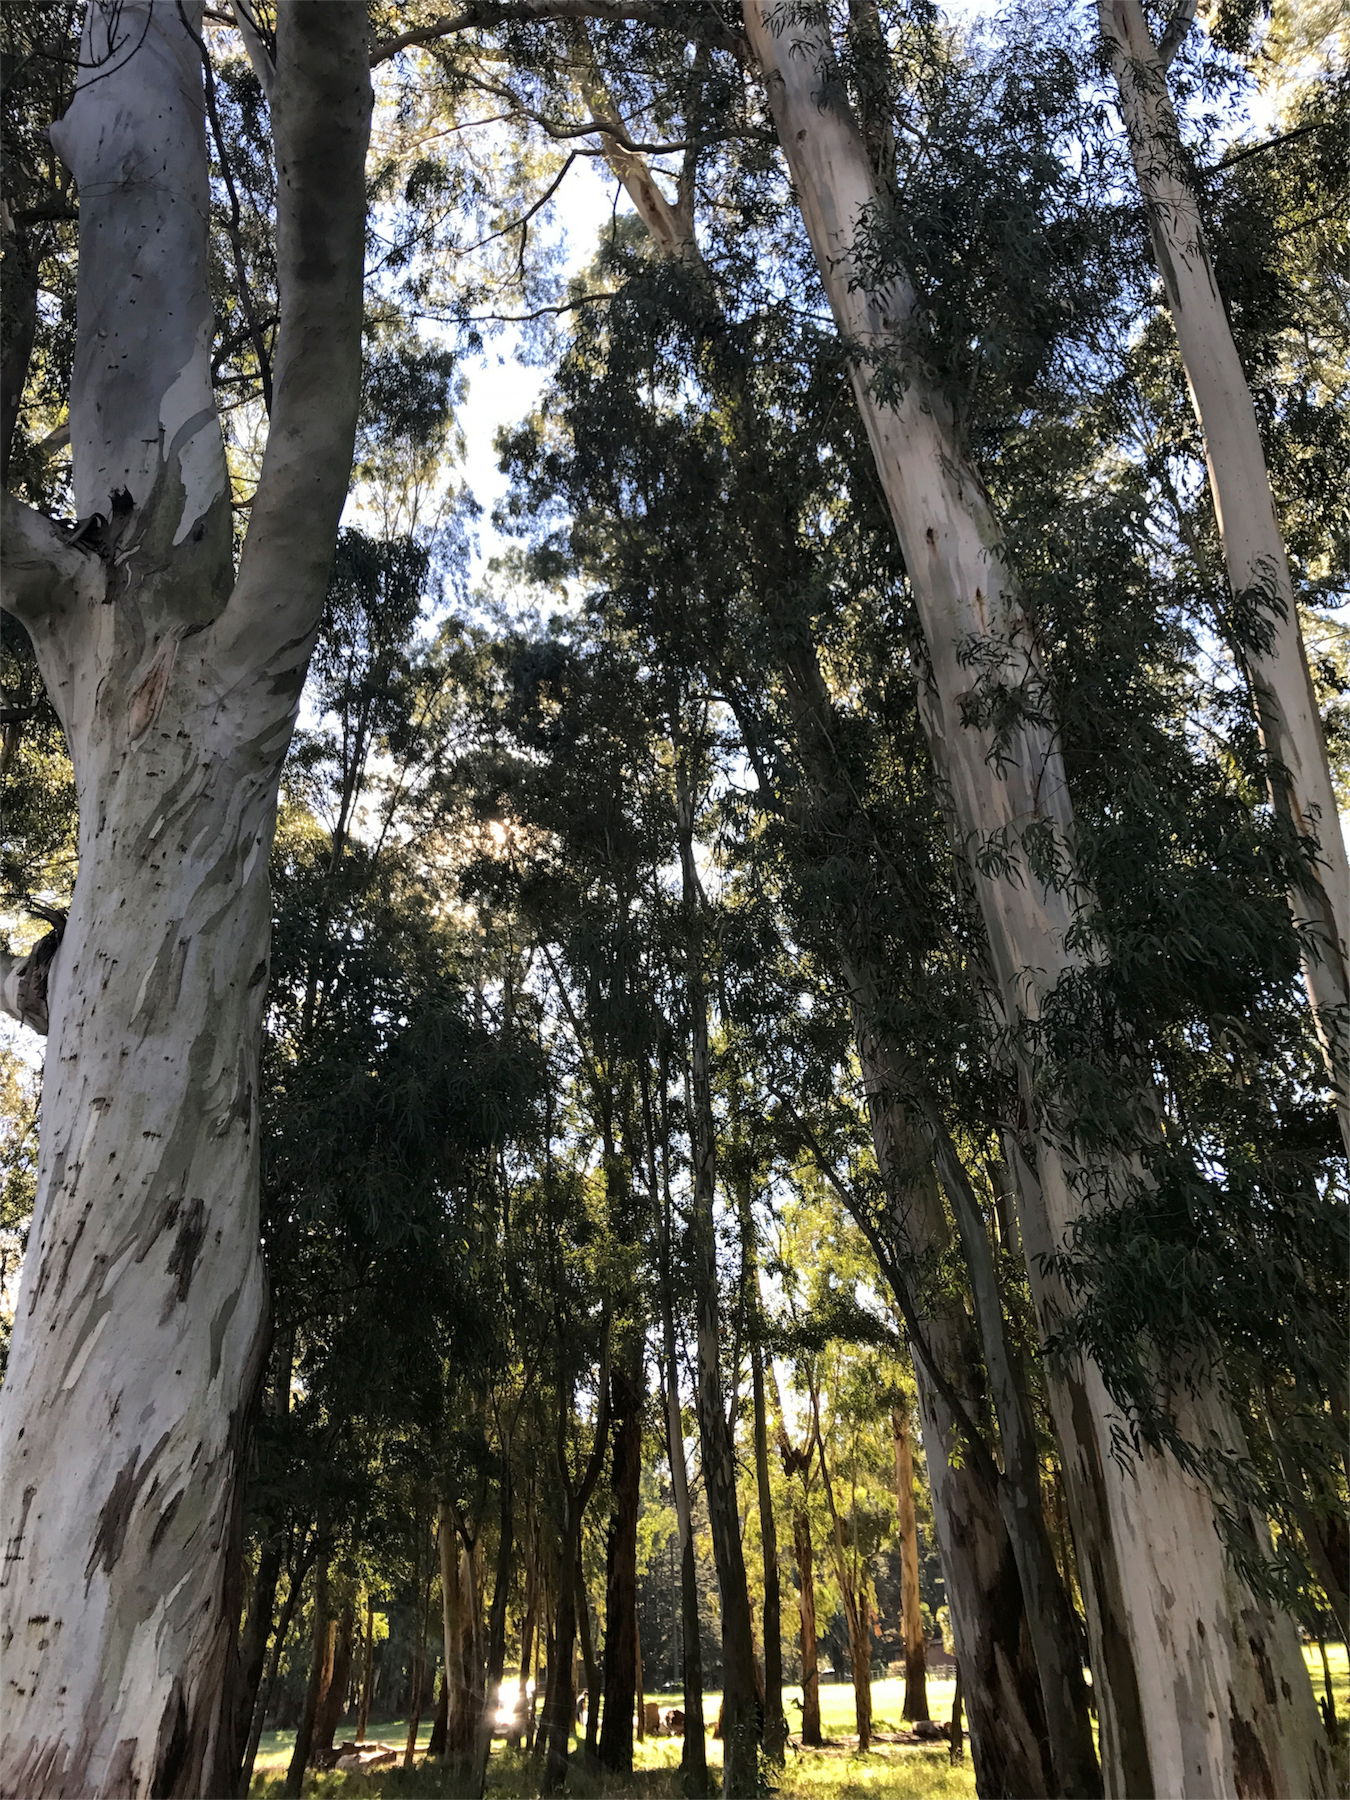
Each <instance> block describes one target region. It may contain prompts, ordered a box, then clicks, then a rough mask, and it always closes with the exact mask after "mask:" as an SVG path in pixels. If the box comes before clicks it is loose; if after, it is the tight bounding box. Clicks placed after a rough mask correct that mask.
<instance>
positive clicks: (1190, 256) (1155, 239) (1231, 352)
mask: <svg viewBox="0 0 1350 1800" xmlns="http://www.w3.org/2000/svg"><path fill="white" fill-rule="evenodd" d="M1195 10H1196V0H1182V3H1181V4H1180V5H1179V6H1178V7H1177V8H1176V10H1175V11H1174V12H1173V14H1172V16H1171V18H1170V19H1169V21H1168V23H1167V25H1166V27H1165V29H1164V30H1163V32H1162V34H1161V36H1160V37H1159V38H1157V39H1156V40H1155V38H1154V36H1153V33H1152V31H1151V29H1150V27H1149V24H1148V20H1147V19H1146V17H1145V15H1144V8H1143V6H1142V5H1141V4H1140V0H1100V4H1099V8H1098V14H1099V20H1100V26H1101V33H1102V41H1103V43H1104V44H1105V46H1106V50H1107V54H1108V56H1109V58H1110V63H1111V69H1112V72H1113V74H1114V75H1115V78H1116V86H1117V89H1118V91H1119V94H1120V107H1121V116H1122V118H1123V120H1124V122H1125V131H1126V135H1127V137H1128V139H1129V144H1130V154H1131V157H1132V159H1133V162H1134V169H1135V174H1136V176H1137V177H1138V181H1139V187H1140V191H1141V193H1142V194H1143V197H1144V207H1145V211H1146V213H1147V217H1148V228H1149V235H1150V238H1151V239H1152V243H1153V254H1154V260H1155V261H1156V263H1157V266H1158V272H1159V274H1160V276H1161V277H1162V284H1163V295H1164V298H1165V300H1166V303H1167V309H1168V311H1169V313H1170V314H1171V317H1172V323H1173V325H1174V326H1175V328H1176V334H1177V343H1178V346H1179V348H1180V351H1181V360H1182V364H1183V366H1184V368H1185V370H1186V381H1187V384H1188V386H1189V388H1190V394H1191V402H1192V404H1193V406H1194V408H1195V414H1196V418H1197V419H1198V420H1199V423H1200V430H1201V433H1202V434H1203V437H1204V442H1205V458H1206V463H1207V465H1208V469H1209V485H1210V492H1211V494H1212V496H1213V501H1214V512H1215V516H1216V518H1217V520H1218V525H1219V537H1220V540H1221V542H1222V544H1223V554H1224V561H1225V563H1226V564H1227V569H1228V584H1229V589H1230V591H1231V594H1232V601H1233V613H1232V626H1231V630H1232V635H1233V639H1234V641H1235V643H1236V645H1237V647H1238V650H1239V653H1240V655H1241V657H1242V660H1243V663H1244V665H1245V668H1246V671H1247V679H1248V681H1249V683H1250V685H1251V694H1252V701H1253V704H1254V706H1255V709H1256V717H1257V721H1258V723H1259V725H1260V730H1261V738H1262V745H1263V749H1264V752H1265V759H1266V768H1267V778H1268V781H1269V785H1270V797H1271V802H1272V804H1273V805H1274V807H1275V810H1276V812H1277V813H1278V814H1279V816H1280V817H1281V818H1282V819H1284V820H1285V821H1286V823H1287V824H1288V826H1289V828H1290V830H1291V831H1292V832H1293V833H1294V834H1295V836H1296V838H1297V840H1298V851H1297V854H1296V860H1295V864H1294V874H1293V884H1292V888H1291V892H1290V902H1289V903H1290V908H1291V911H1292V912H1293V915H1294V922H1295V924H1296V926H1297V927H1298V932H1299V944H1300V948H1301V951H1302V956H1303V973H1304V978H1305V981H1306V983H1307V988H1308V996H1309V999H1310V1001H1311V1003H1312V1010H1313V1017H1314V1019H1315V1020H1316V1022H1317V1031H1318V1036H1319V1038H1320V1040H1321V1043H1322V1048H1323V1052H1324V1054H1325V1056H1326V1060H1327V1069H1328V1073H1329V1075H1330V1077H1331V1081H1332V1084H1333V1087H1334V1090H1335V1094H1336V1109H1337V1113H1338V1115H1339V1118H1340V1125H1341V1135H1342V1137H1343V1138H1344V1139H1345V1145H1346V1150H1347V1152H1350V862H1347V858H1346V849H1345V839H1344V837H1343V835H1342V832H1341V827H1340V815H1339V813H1338V810H1337V806H1336V794H1335V790H1334V788H1333V786H1332V780H1331V769H1330V765H1329V763H1328V760H1327V747H1326V742H1325V740H1324V737H1323V734H1322V722H1321V717H1320V714H1319V712H1318V706H1317V697H1316V695H1315V694H1314V692H1313V685H1312V677H1311V676H1310V674H1309V672H1308V658H1307V654H1306V652H1305V650H1304V645H1303V634H1302V631H1301V629H1300V625H1299V611H1298V596H1297V594H1296V593H1295V591H1294V583H1293V578H1292V576H1291V574H1290V569H1289V557H1288V554H1287V552H1286V549H1285V544H1284V537H1283V535H1282V533H1281V530H1280V523H1279V519H1278V517H1277V515H1276V512H1275V502H1274V498H1273V496H1272V494H1271V486H1270V477H1269V474H1268V473H1267V469H1266V459H1265V452H1264V450H1263V448H1262V444H1261V430H1260V426H1259V425H1258V423H1257V417H1256V407H1255V405H1254V404H1253V400H1252V392H1251V388H1250V386H1249V385H1248V381H1247V377H1246V374H1245V372H1244V370H1243V367H1242V360H1241V358H1240V356H1239V355H1238V349H1237V344H1236V343H1235V342H1234V338H1233V328H1232V326H1231V324H1230V323H1229V319H1228V313H1227V310H1226V308H1225V306H1224V297H1223V294H1222V292H1221V290H1220V287H1219V282H1218V278H1217V276H1216V273H1215V269H1214V262H1213V259H1212V257H1211V256H1210V253H1209V246H1208V244H1207V242H1206V234H1205V227H1204V223H1203V220H1202V218H1201V214H1200V203H1199V197H1198V195H1197V194H1196V191H1195V185H1194V180H1193V177H1192V175H1191V171H1190V168H1189V166H1188V159H1187V154H1186V150H1185V147H1184V145H1183V143H1182V138H1181V131H1180V127H1179V125H1178V122H1177V114H1176V108H1175V106H1174V105H1173V102H1172V97H1171V92H1170V90H1169V87H1168V80H1167V71H1168V67H1169V65H1170V64H1171V62H1172V60H1173V58H1174V57H1175V55H1176V53H1177V51H1178V50H1179V49H1180V47H1181V45H1182V43H1183V42H1184V40H1185V37H1186V35H1187V32H1188V30H1189V28H1190V26H1191V23H1192V21H1193V20H1194V17H1195Z"/></svg>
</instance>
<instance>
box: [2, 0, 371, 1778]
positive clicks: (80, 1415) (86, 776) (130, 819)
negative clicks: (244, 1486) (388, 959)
mask: <svg viewBox="0 0 1350 1800" xmlns="http://www.w3.org/2000/svg"><path fill="white" fill-rule="evenodd" d="M201 13H202V8H201V4H200V0H184V4H183V5H182V6H178V5H174V6H168V5H155V6H151V5H149V4H147V3H146V0H124V3H123V4H121V5H120V6H117V7H113V6H111V5H108V4H105V3H103V0H95V3H93V4H91V5H90V6H89V8H88V12H87V20H86V26H85V34H84V45H83V51H82V61H83V65H84V68H83V72H82V74H81V78H80V83H79V87H78V89H77V92H76V96H75V99H74V101H73V103H72V105H71V107H70V108H69V110H68V112H67V114H66V116H65V118H64V119H63V120H62V121H61V123H60V125H59V126H58V127H57V128H55V130H54V137H55V141H56V143H57V146H58V148H59V150H60V153H61V155H62V156H63V158H64V159H65V160H66V162H67V163H68V165H69V166H70V168H71V170H72V173H73V174H74V177H75V180H76V183H77V186H78V189H79V195H80V265H79V278H78V332H77V345H76V354H75V369H74V380H73V386H72V391H71V409H70V418H71V448H72V453H73V467H74V474H73V479H74V487H75V496H76V505H77V507H78V509H79V512H80V514H81V516H82V517H83V518H85V519H86V520H88V521H91V523H90V524H89V526H88V529H87V531H86V532H85V534H84V536H83V541H82V543H81V544H80V545H78V546H77V545H75V544H74V543H73V542H71V541H70V540H69V539H68V538H67V537H66V536H65V534H64V533H62V532H61V531H60V530H59V529H58V528H57V527H56V526H54V525H53V524H51V523H50V522H49V521H47V520H45V519H43V518H41V517H40V516H39V515H38V514H36V513H34V512H32V511H30V510H29V509H27V508H24V507H21V506H18V505H17V504H16V503H15V502H14V501H12V500H10V499H8V498H7V499H6V501H5V504H4V527H5V530H4V541H3V547H2V554H3V573H4V585H5V595H4V597H5V605H6V606H7V607H9V608H10V609H11V610H12V611H14V612H15V613H16V614H17V616H19V617H20V618H21V619H22V621H23V623H24V624H25V625H26V627H27V628H28V631H29V633H30V636H31V637H32V639H33V643H34V648H35V651H36V654H37V658H38V663H39V666H40V668H41V670H42V674H43V678H44V681H45V683H46V685H47V689H48V692H49V694H50V696H51V699H52V702H53V704H54V706H55V707H56V710H57V712H58V714H59V715H60V718H61V722H62V725H63V726H64V728H65V732H66V738H67V742H68V744H69V747H70V753H71V759H72V762H73V765H74V773H75V783H76V790H77V794H78V798H79V807H80V822H79V859H80V862H79V877H78V881H77V883H76V888H75V894H74V899H73V903H72V907H71V913H70V919H69V922H68V924H67V927H66V931H65V935H64V938H63V941H62V945H61V948H60V951H59V952H58V954H57V956H56V958H55V960H54V962H53V965H52V970H51V982H50V986H49V990H48V996H47V998H48V1011H49V1015H50V1026H49V1047H48V1057H47V1079H46V1086H45V1091H44V1096H43V1109H42V1149H41V1163H40V1170H39V1179H38V1194H37V1204H36V1210H35V1214H34V1220H33V1228H32V1235H31V1239H30V1244H29V1251H28V1256H27V1260H26V1264H25V1269H24V1277H23V1284H22V1288H21V1291H20V1294H19V1299H18V1305H17V1309H16V1318H15V1328H14V1338H13V1347H12V1352H11V1359H10V1365H9V1374H8V1379H7V1381H6V1385H5V1389H4V1395H3V1404H2V1406H0V1457H3V1463H4V1467H5V1486H4V1495H3V1508H4V1525H3V1530H4V1537H5V1541H6V1545H7V1574H6V1577H5V1580H4V1582H3V1585H2V1586H0V1610H2V1612H3V1633H4V1641H5V1643H6V1646H7V1648H6V1680H7V1690H6V1705H5V1712H6V1720H5V1727H6V1728H5V1734H4V1742H3V1748H2V1749H0V1790H3V1791H4V1792H7V1793H10V1792H12V1793H16V1794H23V1795H24V1796H25V1797H26V1800H41V1797H43V1796H47V1795H53V1796H54V1795H71V1794H77V1793H78V1794H81V1795H104V1794H109V1795H110V1794H114V1793H116V1794H118V1795H135V1796H140V1795H149V1794H150V1793H152V1792H153V1793H154V1794H157V1795H179V1794H196V1793H199V1792H200V1791H201V1790H202V1786H203V1783H204V1782H205V1781H207V1780H208V1779H210V1775H209V1773H208V1772H214V1771H215V1770H216V1769H217V1767H218V1757H219V1753H220V1749H221V1744H222V1718H221V1712H222V1700H223V1689H224V1676H225V1670H226V1664H227V1660H228V1655H229V1648H230V1642H231V1636H232V1633H233V1630H234V1627H235V1624H236V1619H235V1618H234V1617H232V1616H230V1608H229V1605H228V1591H227V1584H226V1562H227V1558H228V1553H229V1545H230V1532H231V1529H232V1517H233V1509H234V1504H235V1494H236V1485H237V1481H238V1476H239V1469H240V1459H241V1450H242V1440H243V1436H244V1426H245V1414H246V1410H247V1404H248V1400H249V1396H250V1394H251V1391H252V1387H253V1382H254V1379H255V1373H256V1366H257V1358H258V1355H259V1352H260V1350H261V1347H262V1342H263V1339H262V1323H263V1318H264V1309H265V1292H264V1283H263V1276H262V1267H261V1260H260V1252H259V1234H258V1121H257V1095H258V1074H257V1060H258V1039H259V1030H260V1021H261V1011H262V1002H263V992H264V982H265V976H266V970H267V949H268V929H269V917H270V904H269V898H268V892H267V855H268V848H269V845H270V842H271V836H272V828H273V818H274V811H275V805H276V793H277V784H278V781H279V778H280V771H281V763H282V759H283V757H284V755H285V751H286V747H287V744H288V742H289V738H290V733H291V729H292V725H293V722H294V716H295V708H296V704H297V701H298V698H299V692H300V685H301V682H302V681H303V678H304V672H305V667H306V663H307V659H308V654H309V649H310V645H311V643H312V641H313V637H314V634H315V632H316V630H317V627H318V621H319V616H320V610H321V607H322V603H323V596H324V590H325V587H326V583H327V575H328V567H329V563H330V560H331V556H332V550H333V544H334V540H335V535H336V529H337V520H338V515H339V512H340V510H341V506H342V502H343V498H344V495H345V492H346V485H347V477H348V472H349V469H350V461H351V445H352V436H353V431H354V427H355V417H356V405H357V397H358V392H359V374H360V329H361V315H362V301H361V259H362V248H363V232H364V185H363V183H364V176H363V169H364V158H365V148H366V143H367V137H368V130H369V111H370V82H369V67H368V62H367V56H366V47H365V32H366V20H365V9H364V6H362V5H360V4H357V3H356V0H326V3H325V4H318V3H317V0H287V3H285V4H283V5H282V6H281V8H280V11H279V17H278V75H277V86H276V95H275V106H274V112H273V137H274V143H275V149H276V158H277V163H278V170H279V180H278V191H279V196H280V198H279V203H278V221H277V235H278V247H277V260H278V282H279V294H280V307H281V327H280V331H281V339H282V342H281V345H280V347H279V356H278V391H277V402H278V410H277V414H276V418H275V420H274V425H273V432H272V437H271V439H270V440H269V445H268V451H267V458H266V462H265V466H264V472H263V478H262V483H261V486H260V489H259V494H258V500H257V502H256V503H255V506H254V510H253V515H252V519H251V522H250V528H249V533H248V538H247V541H246V544H245V548H244V552H243V559H242V562H241V566H240V568H239V571H238V573H237V575H236V573H235V570H234V568H233V566H232V562H231V541H232V527H231V516H230V498H229V492H228V485H227V481H226V472H225V459H224V453H223V446H222V441H221V434H220V426H219V422H218V419H217V415H216V410H215V405H214V400H213V396H212V391H211V371H210V340H211V329H212V308H211V296H210V291H209V279H208V257H207V244H206V214H207V162H206V138H205V127H204V119H203V101H202V71H201V62H200V56H201V48H200V37H199V28H200V24H201ZM283 371H284V372H283ZM319 402H321V403H319ZM96 515H97V517H95V516H96Z"/></svg>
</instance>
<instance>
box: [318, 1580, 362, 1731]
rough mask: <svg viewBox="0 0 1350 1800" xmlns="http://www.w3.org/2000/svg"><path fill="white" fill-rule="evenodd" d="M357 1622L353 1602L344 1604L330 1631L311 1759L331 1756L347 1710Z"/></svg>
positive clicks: (348, 1601)
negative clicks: (336, 1734) (354, 1630)
mask: <svg viewBox="0 0 1350 1800" xmlns="http://www.w3.org/2000/svg"><path fill="white" fill-rule="evenodd" d="M354 1623H355V1619H354V1615H353V1608H352V1603H351V1601H350V1600H346V1601H344V1602H343V1605H342V1610H341V1611H340V1612H339V1614H338V1616H337V1618H336V1619H334V1620H333V1622H332V1627H331V1629H330V1631H329V1646H330V1649H329V1655H328V1658H327V1661H326V1662H325V1665H324V1680H323V1687H322V1689H321V1690H320V1693H319V1704H318V1707H317V1709H316V1712H315V1717H314V1742H313V1744H312V1746H311V1748H310V1758H311V1760H313V1759H314V1758H316V1757H319V1756H329V1755H331V1754H332V1749H333V1734H334V1732H335V1731H336V1730H337V1728H338V1724H339V1722H340V1720H341V1718H342V1715H343V1714H344V1713H345V1712H346V1710H347V1688H348V1685H349V1683H350V1681H351V1674H352V1628H353V1625H354Z"/></svg>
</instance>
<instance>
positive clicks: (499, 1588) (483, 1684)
mask: <svg viewBox="0 0 1350 1800" xmlns="http://www.w3.org/2000/svg"><path fill="white" fill-rule="evenodd" d="M515 1529H516V1515H515V1490H514V1487H513V1486H512V1482H511V1470H510V1463H509V1445H504V1446H503V1466H502V1475H501V1490H500V1504H499V1507H498V1513H497V1562H496V1567H495V1569H494V1570H493V1575H492V1602H491V1604H490V1606H489V1607H488V1629H487V1658H486V1666H485V1669H484V1673H483V1677H482V1678H480V1682H479V1692H478V1750H477V1757H476V1760H475V1764H474V1770H473V1789H472V1800H478V1797H479V1796H481V1795H482V1793H483V1790H484V1789H485V1787H486V1786H487V1769H488V1763H489V1761H490V1760H491V1757H492V1733H493V1727H494V1724H495V1721H496V1716H497V1708H498V1705H499V1704H500V1696H501V1691H502V1678H503V1676H504V1674H505V1672H506V1609H507V1605H508V1603H509V1601H510V1597H511V1583H512V1571H513V1569H514V1567H515Z"/></svg>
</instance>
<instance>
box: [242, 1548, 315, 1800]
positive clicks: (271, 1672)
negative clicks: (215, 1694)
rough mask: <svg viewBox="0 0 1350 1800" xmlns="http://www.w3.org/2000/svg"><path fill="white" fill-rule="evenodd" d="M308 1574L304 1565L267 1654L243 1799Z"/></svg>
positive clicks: (252, 1724) (248, 1747) (247, 1749)
mask: <svg viewBox="0 0 1350 1800" xmlns="http://www.w3.org/2000/svg"><path fill="white" fill-rule="evenodd" d="M305 1573H306V1571H305V1569H304V1568H303V1566H302V1567H301V1568H300V1569H299V1570H298V1571H297V1572H296V1573H295V1575H294V1576H293V1577H292V1580H291V1588H290V1592H289V1593H288V1594H287V1596H286V1599H285V1602H284V1603H283V1605H282V1608H281V1617H280V1618H279V1619H278V1620H277V1628H276V1631H275V1632H274V1633H273V1636H272V1647H271V1649H270V1650H269V1651H268V1653H267V1667H266V1670H265V1671H264V1674H263V1679H262V1683H261V1685H260V1687H259V1689H258V1694H257V1698H256V1699H255V1700H254V1702H253V1717H252V1719H251V1720H250V1721H249V1728H248V1742H247V1743H246V1744H245V1746H244V1754H243V1757H242V1759H241V1761H240V1765H239V1778H238V1780H237V1782H236V1784H235V1787H234V1793H235V1794H236V1795H238V1796H240V1800H243V1797H244V1796H246V1795H247V1793H248V1790H249V1786H250V1784H251V1782H252V1780H253V1765H254V1763H255V1762H256V1761H257V1759H258V1745H259V1743H260V1742H261V1741H262V1732H263V1726H264V1724H265V1723H266V1722H267V1709H268V1707H269V1706H270V1705H271V1703H272V1693H273V1690H274V1689H275V1687H276V1681H277V1670H278V1669H279V1668H280V1667H281V1656H282V1652H283V1651H284V1650H285V1648H286V1639H287V1637H288V1636H289V1635H290V1629H291V1621H292V1620H293V1619H294V1617H295V1614H296V1611H297V1609H298V1607H299V1604H300V1594H301V1591H302V1589H303V1586H304V1578H305Z"/></svg>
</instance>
